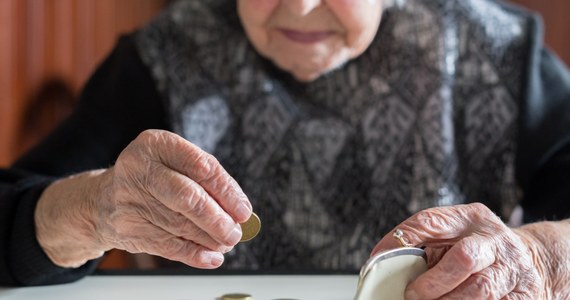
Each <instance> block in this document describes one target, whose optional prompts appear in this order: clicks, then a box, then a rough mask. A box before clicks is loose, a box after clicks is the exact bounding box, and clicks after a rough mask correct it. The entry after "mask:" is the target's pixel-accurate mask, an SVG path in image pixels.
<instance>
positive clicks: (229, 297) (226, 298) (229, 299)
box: [221, 293, 253, 300]
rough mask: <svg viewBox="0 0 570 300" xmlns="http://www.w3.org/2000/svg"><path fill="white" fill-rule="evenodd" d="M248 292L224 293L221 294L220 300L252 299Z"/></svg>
mask: <svg viewBox="0 0 570 300" xmlns="http://www.w3.org/2000/svg"><path fill="white" fill-rule="evenodd" d="M252 299H253V298H251V295H249V294H238V293H236V294H225V295H223V296H222V298H221V300H252Z"/></svg>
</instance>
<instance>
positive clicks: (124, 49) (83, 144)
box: [0, 37, 170, 285]
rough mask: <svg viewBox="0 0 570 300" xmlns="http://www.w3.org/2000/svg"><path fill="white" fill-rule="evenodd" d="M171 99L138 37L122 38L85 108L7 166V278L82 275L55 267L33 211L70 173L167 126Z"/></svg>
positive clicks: (86, 95) (105, 163) (1, 174)
mask: <svg viewBox="0 0 570 300" xmlns="http://www.w3.org/2000/svg"><path fill="white" fill-rule="evenodd" d="M163 103H164V102H163V101H161V99H160V96H159V94H158V92H157V90H156V85H155V83H154V82H153V79H152V78H151V75H150V71H149V70H148V69H147V67H146V66H145V65H144V64H143V62H142V60H141V58H140V57H139V55H138V53H137V50H136V47H135V44H134V41H133V40H132V38H130V37H123V38H121V39H120V40H119V42H118V44H117V46H116V47H115V49H114V50H113V52H112V53H111V55H110V56H109V57H108V58H107V59H106V60H105V61H104V63H103V64H102V65H101V66H100V67H99V68H98V70H97V71H96V72H95V73H94V75H93V77H92V78H91V79H90V80H89V82H88V83H87V85H86V86H85V88H84V90H83V93H82V94H81V97H80V102H79V104H78V107H77V108H76V109H75V111H74V112H73V114H72V115H71V117H70V118H69V119H67V120H66V121H64V122H63V124H62V125H60V126H59V127H58V128H57V129H56V130H55V131H54V132H53V133H52V134H51V135H50V136H49V137H48V138H47V139H45V140H44V141H43V142H41V144H40V145H39V146H37V147H35V148H34V149H32V150H31V151H30V152H29V153H27V154H26V155H24V156H23V157H22V158H20V159H19V160H18V161H17V162H16V163H15V164H14V165H13V166H12V167H11V168H9V169H3V170H0V285H44V284H56V283H65V282H70V281H74V280H77V279H79V278H81V277H82V276H85V275H86V274H88V273H89V272H91V271H92V270H93V269H94V268H95V266H96V261H91V262H88V263H87V264H85V265H84V266H82V267H80V268H77V269H65V268H59V267H57V266H55V265H54V264H53V263H52V262H51V261H50V260H49V259H48V257H47V256H46V255H45V253H44V252H43V251H42V249H41V247H40V246H39V244H38V242H37V240H36V238H35V225H34V219H33V216H34V210H35V206H36V202H37V200H38V198H39V197H40V195H41V193H42V192H43V190H44V189H45V188H46V187H47V186H48V185H49V184H50V183H51V182H52V181H53V180H55V179H57V178H59V177H62V176H66V175H69V174H73V173H77V172H81V171H86V170H91V169H97V168H105V167H109V166H111V165H112V164H113V163H114V161H115V159H116V157H117V156H118V154H119V153H120V151H121V150H122V149H123V148H124V147H125V146H126V145H127V144H128V143H129V142H130V141H132V140H133V139H134V138H136V136H137V135H138V134H139V133H140V132H141V131H143V130H145V129H150V128H159V129H167V130H168V129H170V128H169V127H168V125H167V124H168V121H167V117H166V116H167V114H166V109H165V107H164V104H163Z"/></svg>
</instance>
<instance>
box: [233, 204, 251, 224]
mask: <svg viewBox="0 0 570 300" xmlns="http://www.w3.org/2000/svg"><path fill="white" fill-rule="evenodd" d="M249 216H251V208H250V207H248V206H247V205H245V204H243V203H242V204H240V205H238V207H237V208H236V217H238V219H239V221H243V222H245V221H247V219H249Z"/></svg>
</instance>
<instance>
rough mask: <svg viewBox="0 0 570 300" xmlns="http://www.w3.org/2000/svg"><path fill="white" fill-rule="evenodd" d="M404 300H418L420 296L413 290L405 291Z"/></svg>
mask: <svg viewBox="0 0 570 300" xmlns="http://www.w3.org/2000/svg"><path fill="white" fill-rule="evenodd" d="M405 298H406V300H419V299H420V296H418V294H417V293H416V292H415V291H414V290H406V297H405Z"/></svg>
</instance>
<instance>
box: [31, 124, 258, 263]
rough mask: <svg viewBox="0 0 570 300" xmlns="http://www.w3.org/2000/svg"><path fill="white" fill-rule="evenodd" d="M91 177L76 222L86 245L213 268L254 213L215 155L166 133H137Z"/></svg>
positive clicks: (60, 260)
mask: <svg viewBox="0 0 570 300" xmlns="http://www.w3.org/2000/svg"><path fill="white" fill-rule="evenodd" d="M97 177H98V179H99V181H98V188H97V192H96V193H95V194H96V195H97V196H96V197H91V199H90V200H89V201H87V205H86V207H88V209H84V210H83V213H81V214H80V215H82V216H83V217H82V220H79V221H77V222H75V223H76V224H77V225H78V228H80V227H81V226H79V225H80V224H81V223H88V224H90V226H87V229H83V230H80V231H83V232H84V234H83V235H82V236H81V237H79V238H78V239H83V238H90V239H91V241H89V242H85V243H84V244H86V245H90V247H94V248H98V249H102V250H103V251H106V250H110V249H112V248H117V249H123V250H126V251H129V252H132V253H143V252H144V253H149V254H153V255H159V256H162V257H165V258H167V259H170V260H176V261H180V262H183V263H185V264H188V265H190V266H194V267H198V268H216V267H218V266H220V265H221V264H222V262H223V259H224V258H223V253H225V252H228V251H229V250H231V248H232V247H233V246H234V245H236V244H237V243H238V242H239V240H240V238H241V235H242V232H241V228H240V226H239V224H238V223H243V222H245V221H246V220H247V219H248V218H249V216H250V215H251V211H252V209H251V204H250V203H249V200H248V199H247V197H246V196H245V194H244V193H243V191H242V190H241V188H240V187H239V185H238V184H237V183H236V181H235V180H234V179H233V178H232V177H231V176H230V175H229V174H228V173H227V172H226V171H225V170H224V169H223V168H222V166H221V165H220V164H219V163H218V161H217V160H216V159H215V158H214V157H213V156H211V155H209V154H207V153H205V152H204V151H202V150H201V149H199V148H198V147H196V146H194V145H192V144H191V143H189V142H188V141H186V140H184V139H183V138H181V137H179V136H177V135H175V134H173V133H169V132H166V131H158V130H148V131H145V132H143V133H141V134H140V135H139V136H138V137H137V138H136V139H135V140H134V141H133V142H131V143H130V144H129V145H128V146H127V147H126V148H125V149H124V150H123V152H122V153H121V154H120V156H119V157H118V159H117V161H116V163H115V165H114V167H112V168H109V169H107V170H105V171H104V172H103V173H102V174H99V175H98V176H97ZM60 189H61V188H60ZM60 194H61V193H60ZM88 198H89V197H88ZM37 219H38V218H37ZM40 221H41V220H40ZM40 223H41V222H40ZM44 223H45V222H44ZM72 230H73V229H72ZM38 239H39V240H40V242H41V241H42V239H40V238H38ZM44 240H45V239H44ZM68 240H69V239H68ZM42 246H44V245H42ZM46 247H47V248H48V249H47V251H46V252H48V254H52V255H50V258H52V260H54V262H56V263H58V260H59V262H60V265H71V266H74V265H77V264H78V263H77V261H73V260H68V261H65V259H62V258H61V255H59V254H58V253H57V251H53V249H51V251H50V247H49V243H46ZM46 247H44V249H45V248H46ZM70 251H71V250H70ZM70 251H67V252H70ZM74 251H75V250H74ZM60 252H61V251H60ZM58 255H59V256H60V257H59V258H58V257H57V256H58ZM53 256H55V257H53ZM69 257H73V255H71V256H69ZM84 261H85V260H83V262H84Z"/></svg>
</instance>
